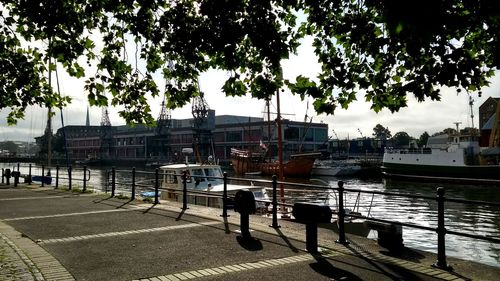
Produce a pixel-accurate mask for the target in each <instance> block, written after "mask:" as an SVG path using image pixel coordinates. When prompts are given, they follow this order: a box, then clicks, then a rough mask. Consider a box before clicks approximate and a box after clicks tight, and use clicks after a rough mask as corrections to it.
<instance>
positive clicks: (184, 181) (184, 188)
mask: <svg viewBox="0 0 500 281" xmlns="http://www.w3.org/2000/svg"><path fill="white" fill-rule="evenodd" d="M182 209H183V210H186V209H187V171H184V172H182Z"/></svg>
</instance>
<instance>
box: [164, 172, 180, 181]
mask: <svg viewBox="0 0 500 281" xmlns="http://www.w3.org/2000/svg"><path fill="white" fill-rule="evenodd" d="M165 181H166V182H167V183H177V176H176V175H175V172H174V171H166V172H165Z"/></svg>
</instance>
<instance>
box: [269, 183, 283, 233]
mask: <svg viewBox="0 0 500 281" xmlns="http://www.w3.org/2000/svg"><path fill="white" fill-rule="evenodd" d="M277 189H278V179H277V177H276V175H273V199H272V200H273V202H272V204H273V211H272V212H273V223H272V224H271V225H270V227H273V228H280V227H281V225H279V224H278V197H277V196H278V195H277Z"/></svg>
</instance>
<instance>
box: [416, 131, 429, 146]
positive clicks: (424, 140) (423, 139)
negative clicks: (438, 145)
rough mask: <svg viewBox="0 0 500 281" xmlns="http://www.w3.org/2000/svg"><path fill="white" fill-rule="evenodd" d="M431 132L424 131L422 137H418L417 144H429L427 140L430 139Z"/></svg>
mask: <svg viewBox="0 0 500 281" xmlns="http://www.w3.org/2000/svg"><path fill="white" fill-rule="evenodd" d="M429 137H430V136H429V133H427V132H423V133H422V134H421V135H420V137H419V138H418V141H417V144H418V146H420V147H422V146H424V145H427V140H428V139H429Z"/></svg>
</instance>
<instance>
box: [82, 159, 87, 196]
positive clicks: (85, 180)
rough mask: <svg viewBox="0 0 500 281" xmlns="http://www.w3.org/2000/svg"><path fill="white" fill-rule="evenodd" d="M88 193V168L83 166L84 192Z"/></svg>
mask: <svg viewBox="0 0 500 281" xmlns="http://www.w3.org/2000/svg"><path fill="white" fill-rule="evenodd" d="M85 191H87V166H86V165H84V166H83V189H82V192H85Z"/></svg>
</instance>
